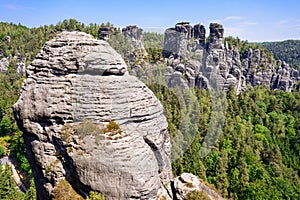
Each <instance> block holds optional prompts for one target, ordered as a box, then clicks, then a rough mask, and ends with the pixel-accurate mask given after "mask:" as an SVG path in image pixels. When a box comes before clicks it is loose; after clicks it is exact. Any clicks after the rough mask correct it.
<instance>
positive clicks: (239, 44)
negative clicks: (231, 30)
mask: <svg viewBox="0 0 300 200" xmlns="http://www.w3.org/2000/svg"><path fill="white" fill-rule="evenodd" d="M225 41H226V42H227V44H228V47H229V48H233V47H236V48H238V50H239V53H240V55H243V54H244V53H245V51H246V50H247V49H250V48H251V49H259V50H260V51H261V52H262V54H263V56H264V57H265V58H267V59H268V60H269V62H275V59H274V57H273V54H272V52H271V51H270V50H269V49H266V48H264V47H263V46H261V45H259V44H257V43H249V42H248V41H247V40H246V41H244V40H241V39H239V38H238V37H236V38H234V37H232V36H229V37H226V38H225Z"/></svg>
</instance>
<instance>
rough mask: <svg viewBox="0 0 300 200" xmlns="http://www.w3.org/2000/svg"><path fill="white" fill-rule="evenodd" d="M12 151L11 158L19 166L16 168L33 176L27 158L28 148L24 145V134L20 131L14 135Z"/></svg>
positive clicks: (11, 144)
mask: <svg viewBox="0 0 300 200" xmlns="http://www.w3.org/2000/svg"><path fill="white" fill-rule="evenodd" d="M10 151H11V157H12V158H13V159H14V160H15V163H16V164H17V165H16V167H17V168H18V169H19V170H22V171H24V172H26V173H27V174H28V175H29V176H31V173H32V172H31V167H30V165H29V163H28V160H27V158H26V147H25V144H24V140H23V136H22V132H21V131H18V132H16V133H15V135H13V137H12V138H11V140H10Z"/></svg>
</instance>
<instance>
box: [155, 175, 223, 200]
mask: <svg viewBox="0 0 300 200" xmlns="http://www.w3.org/2000/svg"><path fill="white" fill-rule="evenodd" d="M172 184H173V186H172V187H173V189H174V190H173V195H174V198H173V199H177V200H185V199H187V198H186V197H187V195H188V193H190V192H192V191H200V192H202V193H203V194H205V195H207V197H209V198H210V199H211V200H224V198H223V197H222V196H221V195H220V194H218V193H217V192H216V191H215V190H213V189H212V188H210V187H209V186H207V185H206V184H205V183H204V182H202V181H201V180H200V179H199V178H198V177H196V176H195V175H193V174H190V173H183V174H181V175H180V176H178V177H176V178H175V179H174V182H173V183H172ZM158 196H159V198H160V199H167V200H172V199H171V198H170V197H169V195H168V194H167V193H166V192H165V191H164V190H159V193H158Z"/></svg>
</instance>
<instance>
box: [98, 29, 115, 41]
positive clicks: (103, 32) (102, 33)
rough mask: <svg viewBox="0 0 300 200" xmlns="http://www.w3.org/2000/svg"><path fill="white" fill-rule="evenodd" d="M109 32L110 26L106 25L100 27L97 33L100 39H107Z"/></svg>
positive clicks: (110, 31)
mask: <svg viewBox="0 0 300 200" xmlns="http://www.w3.org/2000/svg"><path fill="white" fill-rule="evenodd" d="M111 33H112V30H111V27H108V26H104V27H100V28H99V30H98V35H99V38H100V39H101V40H108V39H109V38H110V36H111Z"/></svg>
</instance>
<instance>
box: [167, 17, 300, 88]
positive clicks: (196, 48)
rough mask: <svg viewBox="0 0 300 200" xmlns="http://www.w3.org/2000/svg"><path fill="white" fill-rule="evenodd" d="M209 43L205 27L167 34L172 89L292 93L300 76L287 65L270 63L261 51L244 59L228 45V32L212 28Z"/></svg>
mask: <svg viewBox="0 0 300 200" xmlns="http://www.w3.org/2000/svg"><path fill="white" fill-rule="evenodd" d="M209 29H210V33H209V41H207V42H205V32H206V31H205V27H204V26H203V25H200V24H197V25H195V26H194V27H192V26H191V25H190V24H189V23H188V22H182V23H178V24H176V26H175V28H169V29H167V30H166V31H165V41H164V49H163V55H164V57H165V58H166V68H167V70H166V71H168V75H167V77H170V78H169V80H168V82H169V85H170V86H173V85H181V86H184V87H199V88H220V89H225V90H227V89H228V88H229V86H230V85H233V86H234V87H235V88H236V90H237V92H241V91H244V90H246V88H247V85H251V86H253V87H254V86H257V85H264V86H266V87H268V88H270V89H280V90H284V91H291V89H292V88H293V86H294V85H295V83H296V82H297V80H299V72H298V71H297V70H295V69H293V68H291V67H290V66H289V65H287V64H286V63H285V62H281V61H272V60H270V59H268V57H267V56H265V55H264V53H263V52H261V51H260V50H259V49H248V50H246V52H245V53H244V54H243V55H240V54H239V51H238V49H237V48H236V47H231V48H229V47H228V45H227V43H226V42H225V41H224V36H223V35H224V28H223V26H222V25H220V24H217V23H211V24H210V27H209Z"/></svg>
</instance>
